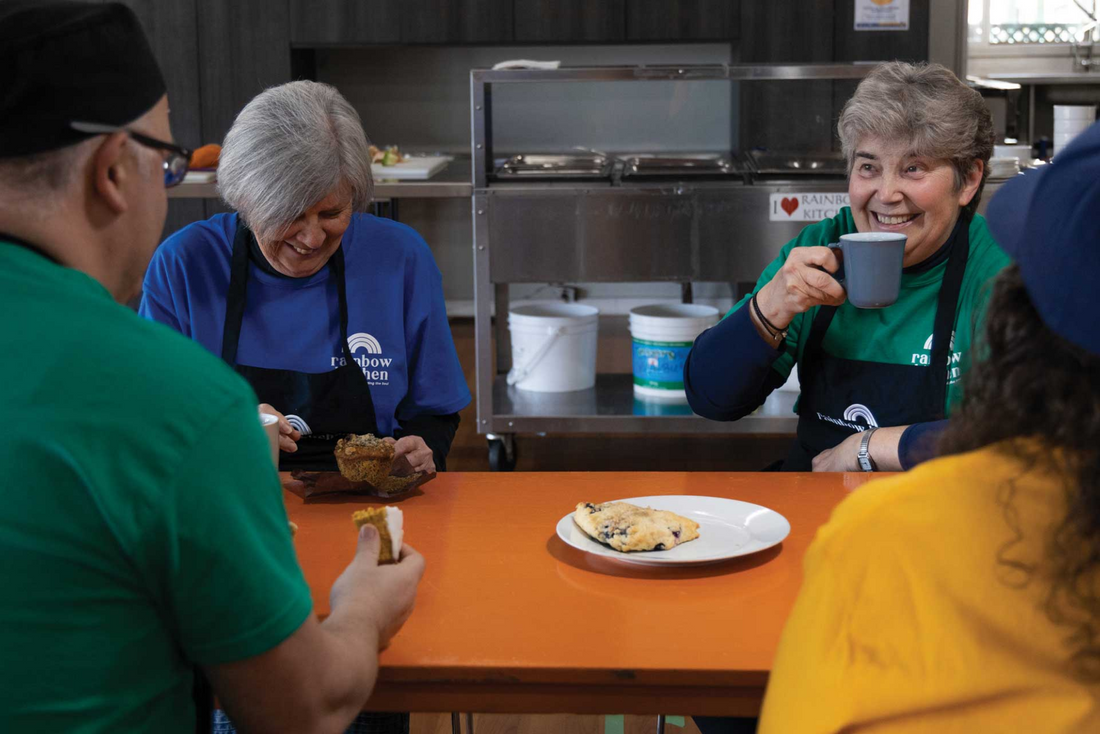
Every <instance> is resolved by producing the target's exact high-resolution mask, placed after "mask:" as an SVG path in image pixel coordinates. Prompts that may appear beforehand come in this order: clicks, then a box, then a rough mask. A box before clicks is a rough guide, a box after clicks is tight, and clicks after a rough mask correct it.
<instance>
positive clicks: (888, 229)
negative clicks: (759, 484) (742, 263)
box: [684, 62, 1009, 471]
mask: <svg viewBox="0 0 1100 734" xmlns="http://www.w3.org/2000/svg"><path fill="white" fill-rule="evenodd" d="M837 127H838V133H839V135H840V141H841V145H842V147H843V150H844V155H845V157H846V158H847V161H848V193H849V196H850V199H851V206H850V207H845V208H844V209H842V210H841V211H840V213H839V214H838V215H837V216H835V217H833V218H832V219H826V220H824V221H821V222H818V223H816V224H812V225H810V226H808V227H806V228H805V229H804V230H803V231H802V232H801V233H800V234H799V235H798V236H797V237H796V238H795V239H793V240H792V241H790V242H788V243H787V244H786V245H785V246H784V247H783V249H782V250H781V251H780V254H779V257H777V258H776V259H775V260H774V261H773V262H772V263H771V264H770V265H769V266H768V267H767V268H766V269H765V270H764V272H763V274H762V275H761V276H760V279H759V280H758V281H757V283H756V287H755V288H754V289H753V292H752V293H751V294H750V295H749V296H746V297H745V298H744V299H742V300H741V301H740V302H739V303H738V304H737V305H736V306H734V308H733V309H732V310H731V311H730V312H729V314H727V316H726V318H725V319H723V320H722V321H721V322H720V323H719V324H718V325H717V326H715V327H713V328H712V329H710V330H708V331H706V332H704V333H703V334H701V335H700V336H699V338H698V339H696V341H695V345H694V347H693V348H692V350H691V353H690V355H689V356H688V360H687V363H686V365H685V369H684V386H685V390H686V392H687V395H688V401H689V402H690V404H691V407H692V409H693V410H694V411H695V412H696V413H698V414H699V415H702V416H704V417H707V418H711V419H713V420H725V421H730V420H737V419H738V418H741V417H743V416H745V415H748V414H749V413H751V412H752V411H753V410H755V409H756V408H757V407H759V406H760V405H761V404H762V403H763V402H764V399H765V398H766V397H767V396H768V394H770V393H771V392H772V390H774V389H775V388H777V387H779V386H780V385H782V384H783V383H784V382H785V381H786V379H787V377H788V376H789V374H790V372H791V369H792V368H793V367H794V366H795V365H796V364H797V365H798V374H799V379H800V383H801V386H802V394H801V396H800V398H799V402H798V408H797V409H798V413H799V421H798V438H797V440H796V441H795V443H794V445H793V446H792V448H791V451H790V453H789V454H788V457H787V459H786V461H785V462H784V463H783V469H784V470H786V471H809V470H810V469H813V470H814V471H859V470H861V469H862V470H864V471H871V470H874V469H879V470H896V469H902V468H909V467H910V466H912V465H913V464H915V463H918V462H919V461H921V460H923V459H924V458H927V457H928V455H929V453H930V452H929V451H928V450H927V448H926V447H928V446H931V445H932V444H933V443H934V442H933V441H932V440H931V438H932V437H933V436H934V435H936V434H938V431H939V430H941V429H942V427H943V422H942V419H944V418H945V416H946V415H947V413H948V412H949V411H950V409H951V406H953V405H954V404H956V403H957V402H958V401H959V398H960V396H961V395H960V391H959V386H960V378H961V376H962V374H963V373H964V372H965V371H966V368H967V363H966V357H965V355H966V354H967V352H968V346H969V343H970V339H971V329H972V326H973V323H972V322H973V318H972V315H973V314H974V313H977V312H980V309H981V307H982V305H983V304H984V302H985V300H986V298H987V296H988V294H987V292H986V289H985V288H984V286H985V284H986V283H987V282H988V281H989V280H990V279H991V278H992V277H993V276H994V275H996V274H997V273H998V272H999V271H1000V270H1001V269H1002V268H1003V267H1004V266H1005V265H1007V264H1008V262H1009V259H1008V256H1007V255H1005V254H1004V252H1003V251H1002V250H1001V249H1000V248H999V247H998V246H997V245H996V243H995V242H994V241H993V238H992V237H991V236H990V234H989V230H988V228H987V226H986V222H985V219H984V218H982V217H981V216H979V215H977V214H975V210H976V209H977V206H978V202H979V200H980V198H981V192H982V187H983V185H984V184H985V179H986V176H987V167H986V164H987V163H988V161H989V156H990V154H991V153H992V151H993V122H992V118H991V117H990V114H989V111H988V110H987V109H986V106H985V103H984V102H983V101H982V98H981V95H979V94H978V93H977V92H975V91H974V90H972V89H969V88H968V87H967V86H966V85H965V84H963V83H962V82H960V81H959V80H958V79H957V78H956V77H955V75H954V74H952V73H951V72H950V71H949V70H948V69H946V68H944V67H942V66H939V65H937V64H916V65H914V64H906V63H902V62H890V63H886V64H882V65H880V66H878V67H877V68H876V69H875V70H874V71H872V72H871V73H870V74H869V75H868V76H867V77H866V78H865V79H864V80H863V81H862V82H861V83H860V85H859V87H858V88H857V89H856V93H855V94H854V95H853V96H852V98H851V99H850V100H849V101H848V103H847V104H846V105H845V107H844V111H843V112H842V113H841V116H840V122H839V124H838V126H837ZM855 233H866V234H867V235H868V236H871V235H873V234H876V233H877V234H881V235H883V236H884V239H887V238H889V237H894V236H895V235H904V236H905V247H904V253H903V256H902V267H903V270H902V272H901V280H900V289H899V293H898V296H897V299H896V301H895V302H894V303H891V304H890V305H888V306H885V307H881V308H873V309H869V308H859V307H857V306H856V305H855V304H853V303H852V302H851V299H850V296H851V295H852V294H849V293H848V292H847V291H846V290H845V287H844V285H843V283H844V276H843V272H842V268H843V262H842V261H843V258H842V256H840V254H839V252H838V251H837V250H836V249H833V248H830V247H829V245H830V244H834V243H837V242H839V241H841V239H842V238H843V237H844V236H845V235H852V234H855ZM895 238H896V237H895ZM855 265H856V263H855V262H850V263H848V266H849V269H851V268H853V267H854V266H855ZM895 277H896V276H895ZM872 437H873V440H871V439H872Z"/></svg>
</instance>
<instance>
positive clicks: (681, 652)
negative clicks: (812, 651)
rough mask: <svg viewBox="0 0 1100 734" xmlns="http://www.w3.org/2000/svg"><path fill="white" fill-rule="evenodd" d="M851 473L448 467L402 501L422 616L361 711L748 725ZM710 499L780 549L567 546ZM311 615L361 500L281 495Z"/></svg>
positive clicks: (853, 481)
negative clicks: (693, 553) (706, 555)
mask: <svg viewBox="0 0 1100 734" xmlns="http://www.w3.org/2000/svg"><path fill="white" fill-rule="evenodd" d="M866 479H867V476H866V475H859V474H818V475H814V474H743V473H737V474H734V473H730V474H726V473H683V472H661V473H656V472H652V473H595V472H593V473H527V474H524V473H519V474H508V473H498V474H489V473H484V474H481V473H470V474H462V473H451V474H440V475H439V476H438V477H437V478H436V479H435V480H434V481H432V482H430V483H429V484H427V485H425V486H424V487H423V489H422V490H416V491H414V492H413V493H411V495H410V496H407V497H404V498H402V499H400V500H398V501H397V502H396V504H397V505H398V506H399V507H401V509H402V510H403V511H404V513H405V524H406V528H407V530H406V536H405V539H406V541H407V542H408V543H409V544H410V545H412V546H414V547H415V548H416V549H417V550H419V551H420V552H421V553H422V554H423V555H424V556H425V558H426V560H427V570H426V572H425V574H424V579H423V581H422V582H421V584H420V589H419V594H418V597H417V605H416V610H415V611H414V613H413V615H412V618H411V619H410V620H409V622H408V623H407V624H406V625H405V627H404V629H403V630H402V631H401V633H400V634H399V635H398V636H397V638H396V639H395V640H394V642H393V644H392V646H391V647H390V648H389V649H388V650H386V651H385V652H384V653H383V654H382V658H381V664H382V665H381V672H380V675H379V681H378V685H377V688H376V690H375V694H374V696H373V698H372V699H371V700H370V702H369V703H368V705H367V708H368V709H375V710H389V711H477V712H483V713H493V712H499V713H505V712H525V713H631V714H666V713H677V714H712V715H754V714H756V713H757V712H758V711H759V708H760V702H761V698H762V695H763V691H764V685H765V683H766V681H767V678H768V671H769V669H770V667H771V662H772V658H773V655H774V653H775V649H776V645H777V643H778V641H779V634H780V632H781V630H782V628H783V623H784V621H785V620H786V618H787V615H788V614H789V612H790V609H791V606H792V604H793V602H794V599H795V596H796V594H797V592H798V588H799V584H800V583H801V580H802V557H803V555H804V553H805V551H806V548H807V546H808V545H809V543H810V541H811V540H812V539H813V536H814V533H815V531H816V530H817V528H818V527H819V526H820V525H821V524H822V523H824V522H825V521H826V520H827V519H828V517H829V514H830V513H831V511H832V509H833V508H834V507H835V506H836V504H837V503H838V502H839V501H840V500H841V499H842V498H843V497H844V496H845V495H846V494H847V493H848V491H850V490H851V489H854V488H856V487H858V486H859V485H860V484H863V483H864V482H865V481H866ZM659 494H701V495H712V496H716V497H728V498H731V499H739V500H744V501H747V502H754V503H757V504H761V505H765V506H767V507H770V508H772V509H774V510H776V511H778V512H780V513H782V514H783V515H784V516H785V517H786V518H787V519H788V520H790V522H791V534H790V536H788V538H787V539H786V540H785V541H784V542H783V543H782V545H780V546H778V547H777V548H772V549H770V550H768V551H764V552H762V553H759V554H756V555H753V556H748V557H745V558H743V559H734V560H731V561H728V562H725V563H722V564H718V565H712V566H701V567H694V568H680V569H673V568H668V569H666V568H658V569H652V568H646V567H641V566H630V565H626V564H622V563H618V562H615V561H611V560H604V559H601V558H597V557H593V556H590V555H589V554H586V553H583V552H581V551H577V550H574V549H573V548H572V547H570V546H568V545H566V544H565V543H563V542H562V541H561V540H559V539H558V538H557V536H556V535H555V532H554V528H555V525H556V523H557V522H558V520H559V519H560V518H561V517H562V516H563V515H565V514H567V513H569V512H571V511H572V509H573V507H574V506H575V505H576V504H577V503H578V502H582V501H591V502H602V501H607V500H612V499H621V498H625V497H636V496H645V495H659ZM284 495H285V497H286V506H287V511H288V512H289V514H290V519H291V520H293V521H294V522H295V523H297V525H298V528H299V530H298V535H297V538H296V540H295V544H296V546H297V549H298V557H299V560H300V561H301V564H302V567H303V568H304V569H305V574H306V578H307V580H308V581H309V584H310V587H311V588H312V589H313V601H314V605H315V608H316V611H317V613H318V614H319V615H320V616H322V617H324V616H325V615H327V614H328V611H329V601H328V594H329V588H330V587H331V586H332V582H333V581H334V580H335V579H336V577H337V576H338V575H339V574H340V572H341V571H342V570H343V568H344V567H345V565H346V564H347V563H348V561H349V560H350V559H351V557H352V554H353V553H354V549H355V542H356V533H355V528H354V526H353V524H352V522H351V513H352V511H353V510H355V509H359V508H362V507H366V506H368V505H377V504H381V503H382V502H381V501H379V500H377V499H375V498H369V497H359V498H353V497H336V498H333V497H327V498H314V499H312V500H310V501H303V500H302V499H301V498H299V497H298V496H296V495H293V494H291V493H289V492H284Z"/></svg>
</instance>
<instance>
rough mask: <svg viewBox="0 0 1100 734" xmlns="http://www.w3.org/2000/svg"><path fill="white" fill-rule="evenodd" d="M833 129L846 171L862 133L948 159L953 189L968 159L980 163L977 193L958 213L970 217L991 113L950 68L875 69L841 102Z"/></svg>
mask: <svg viewBox="0 0 1100 734" xmlns="http://www.w3.org/2000/svg"><path fill="white" fill-rule="evenodd" d="M837 132H838V133H839V135H840V144H841V146H842V147H843V150H844V156H845V158H847V159H848V172H849V174H851V171H852V167H853V166H854V165H855V153H856V146H857V145H858V144H859V141H860V140H861V139H863V138H864V137H866V136H872V137H878V138H882V139H884V140H903V141H908V142H909V143H910V144H911V145H912V147H913V152H914V153H916V154H917V155H921V156H928V157H929V158H938V159H941V160H943V159H946V160H949V161H951V165H952V167H953V168H954V169H955V187H956V189H961V188H962V187H963V185H964V184H965V183H966V176H967V174H969V173H970V171H971V170H973V168H974V163H975V162H976V161H982V163H983V171H982V180H981V183H979V184H978V191H977V192H976V193H975V194H974V198H973V199H971V200H970V203H969V204H967V205H966V206H965V207H963V215H964V216H965V217H966V218H967V219H970V218H971V217H973V215H974V212H975V211H976V210H977V208H978V202H980V201H981V198H982V189H983V188H985V181H986V178H988V177H989V157H990V156H991V155H992V154H993V142H994V134H993V116H992V115H990V114H989V108H988V107H986V104H985V101H984V100H983V99H982V95H981V94H979V93H978V92H977V91H975V90H973V89H971V88H969V87H968V86H966V85H965V84H963V83H962V82H960V81H959V79H958V77H956V76H955V75H954V74H953V73H951V70H950V69H948V68H946V67H944V66H941V65H939V64H926V63H921V64H907V63H904V62H901V61H891V62H889V63H886V64H881V65H879V66H877V67H875V69H874V70H873V71H872V72H871V73H870V74H868V75H867V77H866V78H865V79H864V80H863V81H862V82H860V83H859V87H857V88H856V93H855V94H854V95H852V98H851V99H849V100H848V102H847V104H845V105H844V110H843V111H842V112H841V113H840V122H839V123H838V124H837Z"/></svg>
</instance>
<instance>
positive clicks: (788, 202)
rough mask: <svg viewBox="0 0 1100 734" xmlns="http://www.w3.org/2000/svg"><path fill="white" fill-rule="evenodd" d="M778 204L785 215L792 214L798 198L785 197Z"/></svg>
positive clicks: (796, 206)
mask: <svg viewBox="0 0 1100 734" xmlns="http://www.w3.org/2000/svg"><path fill="white" fill-rule="evenodd" d="M779 206H780V207H782V208H783V211H785V212H787V216H788V217H789V216H791V215H792V214H794V211H795V209H797V208H798V199H797V198H795V197H786V198H784V199H783V201H781V202H779Z"/></svg>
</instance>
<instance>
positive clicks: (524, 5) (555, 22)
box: [515, 0, 626, 43]
mask: <svg viewBox="0 0 1100 734" xmlns="http://www.w3.org/2000/svg"><path fill="white" fill-rule="evenodd" d="M515 2H516V4H515V28H516V41H519V42H521V43H609V42H614V41H623V40H625V39H626V0H599V2H597V1H596V0H515Z"/></svg>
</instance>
